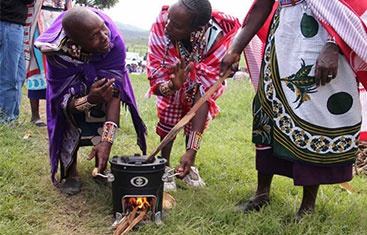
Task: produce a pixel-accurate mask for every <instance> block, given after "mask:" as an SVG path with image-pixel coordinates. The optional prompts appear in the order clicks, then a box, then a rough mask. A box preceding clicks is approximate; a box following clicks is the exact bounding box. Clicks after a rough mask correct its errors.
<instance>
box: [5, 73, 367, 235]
mask: <svg viewBox="0 0 367 235" xmlns="http://www.w3.org/2000/svg"><path fill="white" fill-rule="evenodd" d="M131 80H132V83H133V86H134V89H135V94H136V99H137V102H138V106H139V109H140V113H141V115H142V117H143V119H144V121H145V122H146V124H147V126H148V131H149V135H148V152H150V151H153V149H154V148H155V147H156V146H157V145H158V144H159V138H158V136H157V135H156V134H155V124H156V122H157V117H156V109H155V102H154V97H153V98H151V99H147V98H145V94H146V91H147V90H148V82H147V80H146V77H144V75H140V76H138V75H132V76H131ZM24 94H26V93H24ZM253 96H254V92H253V88H252V87H251V84H250V83H249V82H248V81H233V80H231V79H228V88H227V90H226V92H225V93H224V94H223V96H222V97H220V98H219V100H218V104H219V105H220V107H221V115H220V116H219V117H218V118H216V119H215V120H213V121H212V122H211V123H210V124H209V126H208V128H207V130H206V133H205V134H204V135H203V140H202V145H201V149H200V151H199V152H198V155H197V160H196V163H197V166H198V167H199V169H200V174H201V176H202V178H203V179H204V180H205V182H206V184H207V187H206V188H203V189H196V190H194V189H188V188H186V187H185V185H184V184H182V182H178V186H179V189H178V191H177V192H175V193H172V195H173V196H174V197H175V198H176V200H177V205H176V206H175V207H174V208H173V209H172V210H170V211H168V212H164V224H163V225H161V226H157V225H155V224H149V225H146V226H143V227H141V228H140V229H139V230H138V231H134V232H131V234H157V235H161V234H190V235H191V234H198V235H199V234H205V235H206V234H215V235H216V234H218V235H221V234H226V235H227V234H233V235H234V234H238V235H242V234H254V235H255V234H269V235H270V234H289V235H293V234H303V235H306V234H330V235H338V234H340V235H342V234H343V235H344V234H366V233H367V232H366V231H367V223H366V220H367V213H366V210H365V208H367V202H366V199H365V195H366V191H367V189H366V184H367V180H366V178H363V177H355V178H354V179H353V181H352V182H351V185H352V186H353V187H354V189H355V193H353V194H351V195H350V194H348V193H347V192H346V191H344V190H342V189H341V188H339V186H338V185H327V186H326V185H325V186H321V187H320V192H319V195H318V199H317V204H316V212H315V214H314V215H313V216H306V217H305V218H304V219H303V220H302V222H301V223H293V222H292V221H293V218H294V216H295V214H296V212H297V210H298V207H299V205H300V201H301V197H302V190H301V188H300V187H294V186H293V183H292V180H290V179H288V178H285V177H280V176H276V177H275V178H274V182H273V185H272V191H271V204H270V205H269V206H267V207H265V208H264V209H262V210H261V211H260V212H257V213H249V214H242V213H234V212H233V211H232V208H233V207H234V205H235V204H236V203H237V202H239V201H240V200H242V199H247V198H248V197H250V196H251V195H252V194H253V193H254V190H255V188H256V170H255V162H254V147H253V144H252V143H251V122H252V117H251V103H252V98H253ZM29 119H30V110H29V103H28V100H27V99H26V97H25V96H24V99H23V103H22V113H21V117H20V119H19V121H18V122H17V123H16V124H12V125H5V126H4V125H3V126H0V146H1V148H0V234H2V235H4V234H9V235H13V234H16V235H17V234H20V235H23V234H41V235H43V234H44V235H49V234H68V235H69V234H78V235H80V234H83V235H84V234H112V232H111V230H110V226H111V224H112V222H113V218H112V195H111V189H109V188H107V187H103V186H99V185H97V184H95V183H94V181H93V180H92V179H91V171H92V168H93V162H89V161H87V160H86V156H87V155H88V153H89V151H90V148H88V147H86V148H83V149H81V151H80V152H79V160H78V167H79V170H80V174H81V177H82V180H83V190H82V192H81V193H80V194H79V195H77V196H74V197H65V196H63V195H61V194H60V193H59V191H58V190H57V189H56V188H55V187H54V186H53V185H52V183H51V182H50V168H49V161H48V142H47V133H46V129H41V128H36V127H34V126H33V125H31V124H30V123H29ZM121 124H122V127H121V128H120V129H119V131H118V135H117V138H116V142H115V144H114V146H113V150H112V155H132V154H134V153H139V152H140V151H139V148H138V147H137V146H136V145H135V142H136V139H135V134H134V131H133V126H132V122H131V119H130V116H129V115H128V114H127V113H126V112H123V113H122V115H121ZM27 134H31V136H30V137H29V138H28V139H24V138H23V137H24V136H25V135H27ZM183 143H184V140H183V137H182V132H180V133H179V134H178V137H177V141H176V143H175V146H174V150H173V153H172V159H171V162H172V165H176V164H177V163H178V162H179V158H180V156H181V155H182V154H183V151H184V144H183Z"/></svg>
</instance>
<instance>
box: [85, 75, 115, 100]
mask: <svg viewBox="0 0 367 235" xmlns="http://www.w3.org/2000/svg"><path fill="white" fill-rule="evenodd" d="M114 82H115V79H114V78H112V79H110V80H108V81H106V78H102V79H100V80H98V81H96V82H94V83H93V84H92V86H91V88H90V91H89V94H88V98H87V100H88V102H89V103H91V104H101V103H105V102H107V101H109V100H110V99H111V98H112V96H113V92H114V85H113V83H114Z"/></svg>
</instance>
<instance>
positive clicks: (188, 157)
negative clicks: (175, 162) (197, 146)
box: [175, 149, 196, 179]
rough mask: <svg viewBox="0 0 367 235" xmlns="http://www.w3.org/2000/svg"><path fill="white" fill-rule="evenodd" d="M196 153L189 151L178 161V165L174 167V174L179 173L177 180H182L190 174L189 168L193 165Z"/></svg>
mask: <svg viewBox="0 0 367 235" xmlns="http://www.w3.org/2000/svg"><path fill="white" fill-rule="evenodd" d="M195 155H196V151H195V150H193V149H189V150H187V151H186V153H185V154H184V155H182V157H181V159H180V165H179V166H177V167H176V169H175V172H176V173H179V175H177V178H179V179H183V178H184V177H185V176H186V175H188V174H189V173H190V170H191V166H193V165H194V163H195Z"/></svg>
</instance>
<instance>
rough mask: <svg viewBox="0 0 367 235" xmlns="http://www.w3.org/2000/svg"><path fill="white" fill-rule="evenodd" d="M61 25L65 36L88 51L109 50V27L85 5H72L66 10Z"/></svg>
mask: <svg viewBox="0 0 367 235" xmlns="http://www.w3.org/2000/svg"><path fill="white" fill-rule="evenodd" d="M62 27H63V29H64V31H65V34H66V36H67V37H69V38H70V39H71V40H72V41H73V42H74V43H75V44H77V45H79V46H81V47H82V49H84V50H85V51H88V52H106V51H108V50H109V38H108V35H109V29H108V28H107V26H106V24H105V22H104V20H103V19H102V18H101V17H100V16H99V15H97V13H95V12H94V11H92V10H90V9H89V8H86V7H74V8H71V9H70V10H68V11H67V12H66V13H65V15H64V17H63V19H62Z"/></svg>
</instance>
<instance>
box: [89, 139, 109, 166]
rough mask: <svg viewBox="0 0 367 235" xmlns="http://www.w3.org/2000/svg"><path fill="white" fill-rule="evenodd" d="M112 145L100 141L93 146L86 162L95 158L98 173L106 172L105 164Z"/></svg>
mask: <svg viewBox="0 0 367 235" xmlns="http://www.w3.org/2000/svg"><path fill="white" fill-rule="evenodd" d="M111 147H112V144H111V143H109V142H107V141H102V142H100V143H99V144H97V145H95V146H94V147H93V149H92V151H91V153H90V154H89V156H88V158H87V159H88V160H92V159H93V158H95V157H97V162H98V166H97V168H98V173H103V172H104V171H105V170H106V167H107V162H108V159H109V157H110V152H111Z"/></svg>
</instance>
